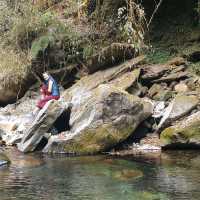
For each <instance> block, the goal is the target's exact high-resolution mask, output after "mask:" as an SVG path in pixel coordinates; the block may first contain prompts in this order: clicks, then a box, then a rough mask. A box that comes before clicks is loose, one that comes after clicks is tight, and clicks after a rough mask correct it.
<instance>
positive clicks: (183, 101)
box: [158, 95, 199, 129]
mask: <svg viewBox="0 0 200 200" xmlns="http://www.w3.org/2000/svg"><path fill="white" fill-rule="evenodd" d="M198 103H199V99H198V98H197V97H196V96H193V95H190V96H186V95H178V96H176V97H175V98H174V100H173V101H172V102H171V103H170V104H169V106H168V107H167V108H166V110H165V112H164V113H163V117H162V119H161V121H160V123H159V125H158V129H160V128H161V127H163V126H164V125H166V124H169V123H171V122H173V121H174V120H177V119H179V118H181V117H183V116H185V115H186V114H188V113H189V112H190V111H192V110H193V109H194V108H195V107H196V106H197V104H198Z"/></svg>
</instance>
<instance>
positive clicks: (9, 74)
mask: <svg viewBox="0 0 200 200" xmlns="http://www.w3.org/2000/svg"><path fill="white" fill-rule="evenodd" d="M29 66H30V60H29V59H28V58H27V55H26V54H24V53H18V52H15V51H13V50H11V49H5V48H2V47H0V80H1V81H3V83H4V82H5V83H7V84H8V83H10V84H11V85H12V84H13V83H14V84H16V85H17V84H18V83H20V82H21V80H22V79H24V78H25V77H26V76H27V73H28V71H29ZM6 87H9V85H6Z"/></svg>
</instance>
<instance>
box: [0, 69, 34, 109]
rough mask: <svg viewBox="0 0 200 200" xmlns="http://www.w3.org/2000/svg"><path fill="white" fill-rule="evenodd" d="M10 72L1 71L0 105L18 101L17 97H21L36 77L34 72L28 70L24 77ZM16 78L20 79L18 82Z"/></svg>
mask: <svg viewBox="0 0 200 200" xmlns="http://www.w3.org/2000/svg"><path fill="white" fill-rule="evenodd" d="M13 76H15V75H13V72H12V74H10V73H1V76H0V105H1V106H5V105H7V104H9V103H14V102H16V100H17V99H19V98H21V97H22V96H23V95H24V94H25V92H26V91H27V90H28V89H29V87H30V86H31V85H32V84H33V82H34V80H35V79H34V78H33V76H32V74H29V73H28V72H27V74H26V75H24V78H22V77H18V76H19V75H16V77H13ZM16 79H19V81H18V82H15V80H16Z"/></svg>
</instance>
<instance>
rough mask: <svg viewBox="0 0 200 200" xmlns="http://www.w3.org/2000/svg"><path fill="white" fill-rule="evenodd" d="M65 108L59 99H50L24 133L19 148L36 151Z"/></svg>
mask: <svg viewBox="0 0 200 200" xmlns="http://www.w3.org/2000/svg"><path fill="white" fill-rule="evenodd" d="M64 110H65V107H64V106H63V105H62V104H61V103H59V101H55V100H52V101H49V102H48V103H47V104H46V105H45V107H44V108H43V109H42V110H41V111H40V112H39V113H38V115H37V117H36V118H35V120H34V121H33V123H32V124H31V125H30V127H29V128H28V129H27V130H26V131H25V132H24V133H23V134H24V136H23V139H22V141H21V142H20V143H19V144H18V149H19V150H20V151H22V152H25V153H26V152H31V151H34V150H35V148H36V147H37V145H38V144H39V142H40V141H41V139H42V138H43V136H44V134H45V133H46V132H48V130H49V129H50V128H51V126H52V125H53V123H54V122H55V121H56V119H57V118H58V117H59V116H60V115H61V114H62V113H63V112H64Z"/></svg>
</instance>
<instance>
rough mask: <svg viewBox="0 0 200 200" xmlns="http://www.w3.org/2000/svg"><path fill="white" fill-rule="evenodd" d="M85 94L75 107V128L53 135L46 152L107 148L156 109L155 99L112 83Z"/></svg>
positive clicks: (73, 119)
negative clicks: (131, 93) (139, 95)
mask: <svg viewBox="0 0 200 200" xmlns="http://www.w3.org/2000/svg"><path fill="white" fill-rule="evenodd" d="M84 98H85V100H82V101H81V102H79V104H74V105H73V107H72V111H71V119H70V125H71V130H70V131H69V132H65V133H63V134H62V135H58V136H52V137H51V138H50V140H49V142H48V144H47V146H46V147H45V149H44V152H49V153H50V152H54V153H60V152H64V153H73V154H94V153H98V152H104V151H107V150H108V149H109V148H111V147H113V146H114V145H116V144H118V143H119V142H121V141H123V140H125V139H126V138H127V137H128V136H130V135H131V134H132V133H133V132H134V130H135V129H136V127H137V126H138V125H139V124H140V122H142V121H143V120H145V119H146V118H147V117H149V116H150V115H151V113H152V111H153V105H152V104H151V103H149V102H147V101H145V100H143V99H140V98H138V97H136V96H133V95H130V94H128V93H127V92H125V91H123V90H121V89H119V88H116V87H114V86H111V85H108V84H103V85H100V86H99V87H98V88H96V89H95V90H93V91H91V93H89V94H88V96H85V97H84ZM83 102H84V103H83Z"/></svg>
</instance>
